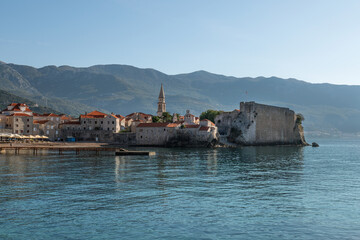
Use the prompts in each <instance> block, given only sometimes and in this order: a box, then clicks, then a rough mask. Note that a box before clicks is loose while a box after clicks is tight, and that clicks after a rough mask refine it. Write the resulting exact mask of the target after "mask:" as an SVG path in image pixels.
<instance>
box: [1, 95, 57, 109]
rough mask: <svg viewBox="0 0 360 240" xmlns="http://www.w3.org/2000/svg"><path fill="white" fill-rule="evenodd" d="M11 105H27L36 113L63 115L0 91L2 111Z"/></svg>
mask: <svg viewBox="0 0 360 240" xmlns="http://www.w3.org/2000/svg"><path fill="white" fill-rule="evenodd" d="M10 103H26V104H27V105H28V106H29V107H30V109H31V110H32V111H34V112H36V113H57V114H60V113H61V112H58V111H56V110H54V109H51V108H47V107H43V106H39V105H37V104H36V103H34V102H33V101H31V100H29V99H26V98H22V97H19V96H16V95H14V94H11V93H8V92H6V91H4V90H0V110H3V109H5V108H6V107H7V106H8V105H9V104H10Z"/></svg>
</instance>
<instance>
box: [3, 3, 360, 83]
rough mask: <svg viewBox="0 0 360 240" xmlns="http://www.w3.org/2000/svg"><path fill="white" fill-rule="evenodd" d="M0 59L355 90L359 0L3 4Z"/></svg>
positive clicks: (359, 67)
mask: <svg viewBox="0 0 360 240" xmlns="http://www.w3.org/2000/svg"><path fill="white" fill-rule="evenodd" d="M0 21H1V28H0V60H1V61H5V62H9V63H16V64H26V65H31V66H35V67H42V66H45V65H71V66H90V65H95V64H108V63H115V64H128V65H134V66H137V67H143V68H155V69H157V70H160V71H162V72H165V73H167V74H177V73H186V72H192V71H197V70H206V71H209V72H213V73H219V74H224V75H232V76H236V77H245V76H251V77H257V76H266V77H270V76H278V77H283V78H291V77H292V78H297V79H301V80H305V81H308V82H330V83H337V84H357V85H360V1H358V0H346V1H339V0H302V1H295V0H282V1H280V0H263V1H261V0H248V1H245V0H244V1H241V0H234V1H230V0H228V1H225V0H224V1H211V0H204V1H201V0H198V1H196V0H189V1H187V0H178V1H175V0H162V1H159V0H158V1H157V0H151V1H150V0H143V1H136V0H127V1H125V0H101V1H100V0H86V1H85V0H61V1H55V0H42V1H39V0H31V1H30V0H23V1H20V0H2V1H0Z"/></svg>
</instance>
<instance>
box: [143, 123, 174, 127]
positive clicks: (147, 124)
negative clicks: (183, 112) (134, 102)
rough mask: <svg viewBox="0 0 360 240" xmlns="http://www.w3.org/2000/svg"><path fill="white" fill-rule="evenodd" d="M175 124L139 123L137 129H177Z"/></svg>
mask: <svg viewBox="0 0 360 240" xmlns="http://www.w3.org/2000/svg"><path fill="white" fill-rule="evenodd" d="M177 126H179V124H177V123H140V124H139V125H138V126H137V127H138V128H139V127H177Z"/></svg>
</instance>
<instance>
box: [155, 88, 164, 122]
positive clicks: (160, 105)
mask: <svg viewBox="0 0 360 240" xmlns="http://www.w3.org/2000/svg"><path fill="white" fill-rule="evenodd" d="M164 112H166V103H165V92H164V88H163V85H162V84H161V88H160V93H159V102H158V110H157V116H158V117H161V116H162V114H163V113H164Z"/></svg>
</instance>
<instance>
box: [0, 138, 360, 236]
mask: <svg viewBox="0 0 360 240" xmlns="http://www.w3.org/2000/svg"><path fill="white" fill-rule="evenodd" d="M318 142H319V143H320V145H321V146H320V148H311V147H305V148H298V147H244V148H240V149H161V148H160V149H155V151H156V152H157V155H156V156H154V157H145V156H124V157H115V156H109V155H108V156H92V155H90V154H84V155H80V156H76V155H70V154H68V155H62V156H59V155H45V156H32V155H17V156H14V155H0V239H360V157H359V156H360V141H359V140H343V141H336V142H335V141H330V140H319V141H318Z"/></svg>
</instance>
